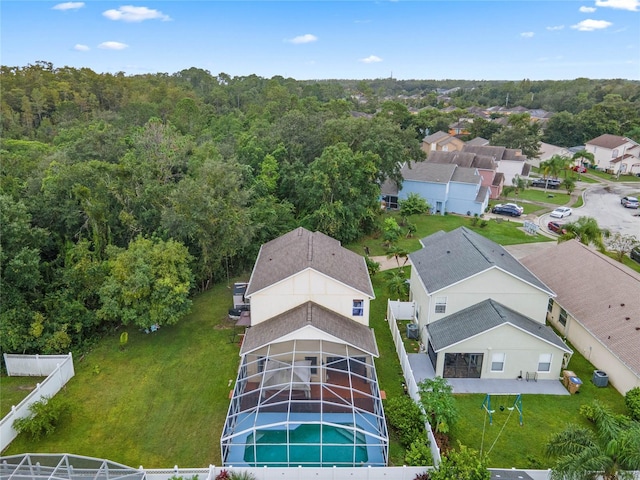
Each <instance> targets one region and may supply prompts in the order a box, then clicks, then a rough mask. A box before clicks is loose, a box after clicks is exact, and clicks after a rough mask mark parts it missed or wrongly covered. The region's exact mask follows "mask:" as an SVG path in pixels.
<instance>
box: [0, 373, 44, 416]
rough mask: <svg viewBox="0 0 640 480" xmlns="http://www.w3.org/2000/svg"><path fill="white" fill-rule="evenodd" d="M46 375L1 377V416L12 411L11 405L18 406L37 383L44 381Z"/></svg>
mask: <svg viewBox="0 0 640 480" xmlns="http://www.w3.org/2000/svg"><path fill="white" fill-rule="evenodd" d="M45 378H46V377H7V376H6V375H2V376H1V377H0V392H1V394H0V417H3V418H4V416H5V415H6V414H7V413H9V412H10V411H11V406H12V405H15V406H17V405H18V404H19V403H20V402H21V401H22V400H24V399H25V398H26V397H27V395H29V394H30V393H31V391H32V390H34V389H35V388H36V384H38V383H40V382H42V381H43V380H44V379H45Z"/></svg>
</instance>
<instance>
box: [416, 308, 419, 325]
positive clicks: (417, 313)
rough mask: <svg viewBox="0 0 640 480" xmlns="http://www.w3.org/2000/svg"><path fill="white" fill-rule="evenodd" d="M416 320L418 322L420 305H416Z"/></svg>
mask: <svg viewBox="0 0 640 480" xmlns="http://www.w3.org/2000/svg"><path fill="white" fill-rule="evenodd" d="M418 320H420V305H416V321H418ZM418 323H419V322H418Z"/></svg>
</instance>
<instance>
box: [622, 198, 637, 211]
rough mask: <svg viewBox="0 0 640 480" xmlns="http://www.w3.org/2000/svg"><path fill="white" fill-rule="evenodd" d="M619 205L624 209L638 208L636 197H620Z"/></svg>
mask: <svg viewBox="0 0 640 480" xmlns="http://www.w3.org/2000/svg"><path fill="white" fill-rule="evenodd" d="M620 204H621V205H622V206H623V207H625V208H638V199H637V198H636V197H622V198H621V199H620Z"/></svg>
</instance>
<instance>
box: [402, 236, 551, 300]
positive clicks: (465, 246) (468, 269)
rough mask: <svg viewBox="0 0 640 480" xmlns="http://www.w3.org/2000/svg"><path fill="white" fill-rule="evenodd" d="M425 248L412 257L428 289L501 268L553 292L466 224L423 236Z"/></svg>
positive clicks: (535, 285)
mask: <svg viewBox="0 0 640 480" xmlns="http://www.w3.org/2000/svg"><path fill="white" fill-rule="evenodd" d="M420 243H421V244H422V245H423V248H422V249H420V250H418V251H416V252H413V253H410V254H409V259H410V260H411V264H412V265H413V268H415V270H416V273H417V274H418V275H420V278H421V279H422V282H423V283H424V286H425V288H426V289H427V291H428V292H429V293H433V292H436V291H438V290H441V289H443V288H445V287H448V286H449V285H453V284H454V283H457V282H460V281H462V280H464V279H466V278H469V277H471V276H473V275H477V274H478V273H481V272H484V271H487V270H490V269H492V268H498V269H500V270H503V271H505V272H507V273H509V274H511V275H513V276H514V277H517V278H519V279H521V280H522V281H523V282H526V283H529V284H531V285H532V286H534V287H535V288H538V289H540V290H542V291H544V292H546V293H548V294H550V295H554V294H553V291H552V290H551V289H550V288H549V287H547V286H546V285H545V284H544V283H543V282H541V281H540V280H539V279H538V278H537V277H536V276H535V275H534V274H533V273H531V272H530V271H529V270H527V268H526V267H525V266H524V265H522V264H521V263H520V262H519V261H518V260H516V259H515V258H514V257H513V256H511V254H510V253H509V252H507V251H506V250H505V249H504V248H503V247H502V246H501V245H498V244H497V243H495V242H493V241H491V240H489V239H488V238H485V237H483V236H482V235H479V234H477V233H475V232H473V231H472V230H469V229H468V228H466V227H459V228H456V229H455V230H452V231H451V232H446V233H445V232H437V233H434V234H433V235H430V236H428V237H426V238H423V239H422V240H420Z"/></svg>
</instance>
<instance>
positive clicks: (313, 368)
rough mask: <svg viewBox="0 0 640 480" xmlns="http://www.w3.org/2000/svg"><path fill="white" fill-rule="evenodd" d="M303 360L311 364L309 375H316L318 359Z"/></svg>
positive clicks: (308, 358)
mask: <svg viewBox="0 0 640 480" xmlns="http://www.w3.org/2000/svg"><path fill="white" fill-rule="evenodd" d="M304 359H305V360H308V361H309V362H311V375H315V374H316V373H318V368H317V366H318V357H304Z"/></svg>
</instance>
